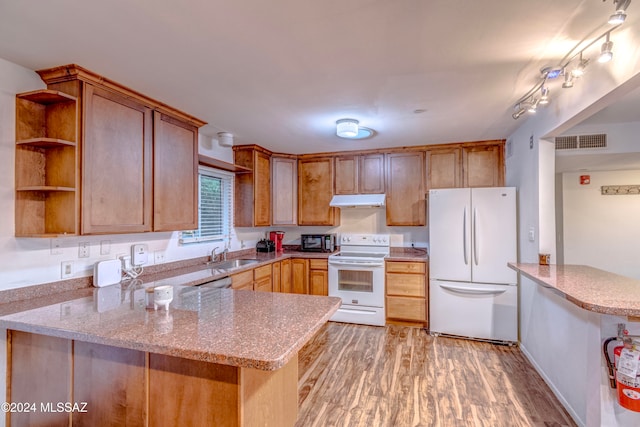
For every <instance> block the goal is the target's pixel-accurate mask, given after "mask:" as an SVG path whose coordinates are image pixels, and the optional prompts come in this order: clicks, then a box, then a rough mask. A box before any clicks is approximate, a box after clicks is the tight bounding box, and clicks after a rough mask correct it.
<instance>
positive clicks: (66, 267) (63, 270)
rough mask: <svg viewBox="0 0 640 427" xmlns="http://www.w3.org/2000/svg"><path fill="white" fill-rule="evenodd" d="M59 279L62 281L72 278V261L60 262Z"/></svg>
mask: <svg viewBox="0 0 640 427" xmlns="http://www.w3.org/2000/svg"><path fill="white" fill-rule="evenodd" d="M60 277H61V278H62V279H68V278H69V277H73V261H62V263H61V264H60Z"/></svg>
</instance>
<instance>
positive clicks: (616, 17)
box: [607, 12, 627, 25]
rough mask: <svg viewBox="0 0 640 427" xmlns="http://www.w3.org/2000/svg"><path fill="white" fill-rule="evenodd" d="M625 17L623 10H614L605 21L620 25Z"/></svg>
mask: <svg viewBox="0 0 640 427" xmlns="http://www.w3.org/2000/svg"><path fill="white" fill-rule="evenodd" d="M625 19H627V14H626V13H625V12H616V13H614V14H613V15H611V16H610V17H609V20H608V21H607V22H608V23H609V24H611V25H620V24H622V23H623V22H624V20H625Z"/></svg>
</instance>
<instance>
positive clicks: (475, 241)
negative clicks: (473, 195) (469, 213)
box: [471, 208, 479, 265]
mask: <svg viewBox="0 0 640 427" xmlns="http://www.w3.org/2000/svg"><path fill="white" fill-rule="evenodd" d="M477 216H478V209H477V208H473V225H472V226H471V227H472V228H473V261H474V263H475V264H476V265H478V258H479V256H478V236H477V233H476V217H477Z"/></svg>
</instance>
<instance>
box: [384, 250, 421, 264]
mask: <svg viewBox="0 0 640 427" xmlns="http://www.w3.org/2000/svg"><path fill="white" fill-rule="evenodd" d="M387 261H408V262H422V261H429V253H428V251H427V249H424V248H397V247H392V248H391V251H390V253H389V256H388V257H387Z"/></svg>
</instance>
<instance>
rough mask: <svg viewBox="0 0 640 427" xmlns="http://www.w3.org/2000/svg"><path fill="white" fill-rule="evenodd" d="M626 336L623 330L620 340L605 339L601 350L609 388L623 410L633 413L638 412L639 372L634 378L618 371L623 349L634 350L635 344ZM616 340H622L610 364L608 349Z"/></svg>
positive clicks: (639, 407) (639, 397)
mask: <svg viewBox="0 0 640 427" xmlns="http://www.w3.org/2000/svg"><path fill="white" fill-rule="evenodd" d="M627 334H628V332H627V331H626V330H625V331H624V335H623V337H622V338H620V337H611V338H607V339H606V340H605V342H604V344H603V350H604V355H605V360H606V361H607V367H608V368H609V382H610V384H611V388H616V389H617V391H618V403H619V404H620V406H622V407H623V408H626V409H629V410H631V411H634V412H640V372H638V373H637V375H636V376H635V378H634V377H630V376H627V375H624V374H622V373H621V372H620V371H619V370H618V366H619V363H620V357H621V355H622V351H623V350H624V349H625V348H626V349H629V350H632V349H635V348H636V345H635V344H636V343H634V342H633V341H632V340H631V338H630V337H629V336H627ZM618 340H622V344H621V345H618V346H616V347H615V348H614V349H613V355H614V363H613V364H612V363H611V358H610V357H609V352H608V348H609V344H610V343H611V342H612V341H618Z"/></svg>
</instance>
